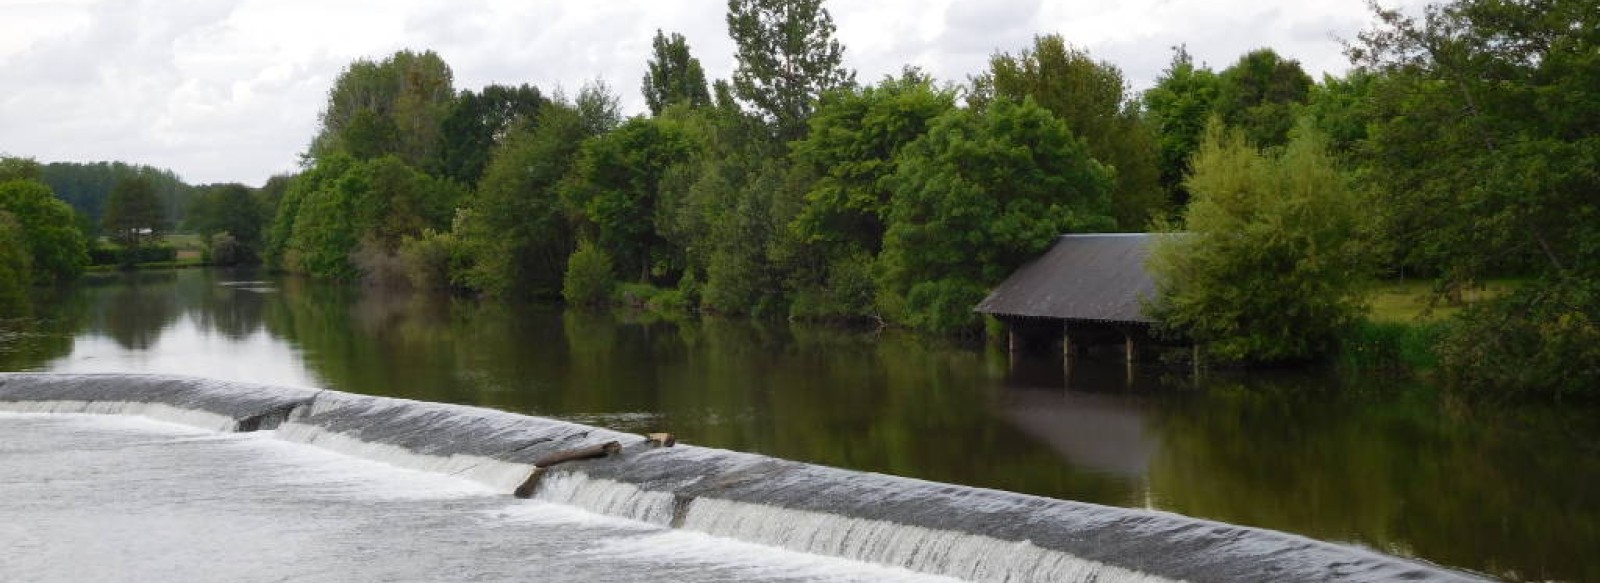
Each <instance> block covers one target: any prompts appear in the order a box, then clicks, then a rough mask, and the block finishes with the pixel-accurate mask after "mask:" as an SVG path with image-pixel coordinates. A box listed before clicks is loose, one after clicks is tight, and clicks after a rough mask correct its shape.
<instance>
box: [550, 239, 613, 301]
mask: <svg viewBox="0 0 1600 583" xmlns="http://www.w3.org/2000/svg"><path fill="white" fill-rule="evenodd" d="M615 285H616V280H615V277H614V276H613V275H612V273H611V255H610V254H607V253H606V251H605V250H604V249H601V248H600V247H599V246H598V245H595V244H594V243H591V242H589V241H583V242H580V243H578V250H577V251H573V252H572V257H570V258H569V259H568V260H567V272H566V275H565V276H564V277H562V279H561V297H562V298H563V299H565V300H566V301H567V303H568V304H572V305H575V306H598V305H603V304H605V303H606V301H608V300H610V299H611V289H612V288H613V287H614V286H615Z"/></svg>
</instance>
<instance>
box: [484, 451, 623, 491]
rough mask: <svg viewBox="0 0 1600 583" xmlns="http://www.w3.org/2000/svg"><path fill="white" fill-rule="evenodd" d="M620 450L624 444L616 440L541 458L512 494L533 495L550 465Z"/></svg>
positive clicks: (592, 457) (595, 456)
mask: <svg viewBox="0 0 1600 583" xmlns="http://www.w3.org/2000/svg"><path fill="white" fill-rule="evenodd" d="M620 451H622V444H620V443H617V442H615V441H607V442H605V443H602V444H599V445H591V446H588V447H580V448H577V449H569V450H567V451H558V452H556V453H553V454H550V455H547V456H544V457H542V458H539V459H537V460H535V461H534V462H533V465H534V466H535V467H534V468H533V473H531V474H528V479H526V480H523V481H522V485H521V486H517V489H516V490H514V491H512V493H511V495H513V496H516V497H518V498H531V497H533V492H534V490H537V489H538V488H539V480H540V479H542V478H544V473H545V471H546V469H548V468H549V467H550V466H553V465H556V464H564V463H567V462H572V461H578V460H588V459H595V458H602V457H607V456H611V455H616V454H617V452H620Z"/></svg>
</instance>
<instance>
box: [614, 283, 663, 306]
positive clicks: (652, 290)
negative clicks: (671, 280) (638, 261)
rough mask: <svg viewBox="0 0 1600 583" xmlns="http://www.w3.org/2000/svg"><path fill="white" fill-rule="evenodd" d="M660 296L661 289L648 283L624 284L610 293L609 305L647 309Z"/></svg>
mask: <svg viewBox="0 0 1600 583" xmlns="http://www.w3.org/2000/svg"><path fill="white" fill-rule="evenodd" d="M660 295H661V288H658V287H656V286H653V285H650V284H648V283H624V284H621V285H618V286H616V289H615V291H612V292H611V303H612V304H614V305H618V306H628V307H632V308H644V307H648V306H649V305H650V304H651V303H652V302H654V301H655V299H656V297H657V296H660Z"/></svg>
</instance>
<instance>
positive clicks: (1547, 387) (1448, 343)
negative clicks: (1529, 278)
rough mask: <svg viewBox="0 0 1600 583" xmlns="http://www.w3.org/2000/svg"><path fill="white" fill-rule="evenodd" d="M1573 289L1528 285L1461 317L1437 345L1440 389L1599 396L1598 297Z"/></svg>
mask: <svg viewBox="0 0 1600 583" xmlns="http://www.w3.org/2000/svg"><path fill="white" fill-rule="evenodd" d="M1597 295H1600V294H1597V293H1596V292H1595V290H1594V288H1593V287H1592V286H1587V285H1583V284H1581V283H1576V282H1568V283H1553V284H1552V283H1546V284H1535V285H1529V286H1527V287H1524V288H1522V289H1519V290H1517V291H1515V292H1512V293H1511V294H1509V295H1507V296H1505V297H1502V298H1499V299H1496V300H1493V301H1489V302H1485V303H1481V304H1477V305H1474V306H1472V307H1469V308H1467V309H1466V310H1464V311H1462V312H1461V313H1460V314H1458V315H1457V316H1456V318H1455V319H1454V320H1453V321H1452V322H1451V323H1450V325H1449V326H1448V327H1447V328H1446V329H1445V332H1444V334H1443V337H1442V338H1441V340H1440V342H1439V349H1438V353H1439V372H1440V377H1441V379H1442V380H1443V381H1444V383H1445V385H1446V386H1449V387H1452V388H1457V389H1462V390H1467V391H1472V392H1479V393H1500V394H1504V393H1542V394H1547V395H1555V396H1558V397H1559V396H1563V395H1569V396H1582V397H1585V398H1595V397H1600V297H1597Z"/></svg>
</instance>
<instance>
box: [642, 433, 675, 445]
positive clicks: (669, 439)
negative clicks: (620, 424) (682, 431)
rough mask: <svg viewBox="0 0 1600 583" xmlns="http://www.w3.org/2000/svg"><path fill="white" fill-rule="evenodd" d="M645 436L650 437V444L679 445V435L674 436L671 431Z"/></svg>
mask: <svg viewBox="0 0 1600 583" xmlns="http://www.w3.org/2000/svg"><path fill="white" fill-rule="evenodd" d="M645 438H647V439H649V440H650V445H652V446H654V447H672V446H674V445H678V438H677V436H674V435H673V434H671V433H651V434H649V435H646V436H645Z"/></svg>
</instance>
